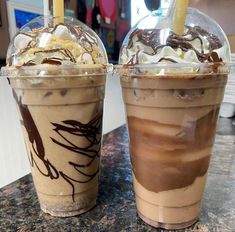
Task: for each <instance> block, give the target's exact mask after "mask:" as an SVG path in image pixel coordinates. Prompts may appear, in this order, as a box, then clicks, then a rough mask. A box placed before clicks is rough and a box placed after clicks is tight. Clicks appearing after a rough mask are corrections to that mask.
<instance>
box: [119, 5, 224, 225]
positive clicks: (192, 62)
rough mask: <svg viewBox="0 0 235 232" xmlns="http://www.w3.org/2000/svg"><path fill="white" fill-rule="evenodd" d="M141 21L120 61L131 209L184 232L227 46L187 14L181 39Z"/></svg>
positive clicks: (219, 96) (195, 211) (215, 30)
mask: <svg viewBox="0 0 235 232" xmlns="http://www.w3.org/2000/svg"><path fill="white" fill-rule="evenodd" d="M192 15H193V17H192ZM150 17H151V19H153V18H154V15H151V16H150ZM192 19H193V20H194V22H196V23H195V24H194V25H193V26H192ZM146 21H147V19H146V18H145V19H144V20H143V21H142V22H140V23H139V24H138V25H137V26H136V28H134V29H133V30H132V31H131V32H130V33H129V35H128V36H127V38H126V40H125V41H124V44H123V46H122V48H121V53H120V60H119V61H120V64H122V65H121V66H120V70H119V72H120V78H121V85H122V91H123V100H124V103H125V108H126V116H127V123H128V131H129V148H130V154H131V163H132V170H133V183H134V191H135V196H136V206H137V211H138V214H139V216H140V218H142V219H143V220H144V221H145V222H146V223H148V224H150V225H152V226H154V227H163V228H166V229H179V228H185V227H187V226H190V225H192V224H193V223H194V222H196V221H197V220H198V217H199V213H200V207H201V200H202V195H203V191H204V187H205V183H206V178H207V174H208V167H209V162H210V157H211V153H212V146H213V143H214V138H215V131H216V123H217V118H218V113H219V108H220V104H221V101H222V100H223V95H224V88H225V85H226V81H227V74H228V70H227V68H226V67H225V62H228V61H229V45H228V43H227V39H226V38H225V36H224V33H223V32H221V29H220V28H219V26H218V25H217V24H215V22H214V21H212V20H211V19H209V18H208V17H207V16H205V15H203V14H202V13H200V12H198V11H196V10H193V9H189V10H188V16H187V19H186V26H185V30H184V34H183V35H177V34H175V33H174V32H173V31H171V29H170V28H167V27H166V22H164V19H162V21H161V19H160V20H159V21H158V23H157V25H156V26H154V27H153V28H147V29H145V28H143V25H145V26H146V25H148V24H146ZM143 22H145V23H143ZM151 22H152V21H151ZM163 22H164V23H163ZM201 22H204V25H203V24H200V23H201ZM205 22H206V23H207V24H205ZM209 25H210V26H211V28H209ZM203 26H204V27H206V29H205V28H204V27H203ZM210 29H211V30H210Z"/></svg>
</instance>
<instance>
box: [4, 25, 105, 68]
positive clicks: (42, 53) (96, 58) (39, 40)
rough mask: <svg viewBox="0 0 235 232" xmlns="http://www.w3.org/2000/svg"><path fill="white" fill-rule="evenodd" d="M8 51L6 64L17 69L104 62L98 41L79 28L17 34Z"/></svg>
mask: <svg viewBox="0 0 235 232" xmlns="http://www.w3.org/2000/svg"><path fill="white" fill-rule="evenodd" d="M10 51H11V54H9V55H8V56H7V65H8V66H16V67H20V66H30V65H37V64H51V65H61V64H105V63H107V61H106V56H105V54H104V52H103V51H102V49H101V48H100V47H99V44H98V41H97V39H96V38H95V37H94V36H93V35H91V34H90V33H89V32H88V31H85V30H84V29H83V28H82V27H81V26H80V25H69V24H58V25H56V26H55V27H41V28H37V29H32V30H31V31H29V32H24V33H23V32H19V33H18V34H17V35H16V36H15V37H14V39H13V41H12V44H11V49H10ZM12 51H13V52H12ZM9 53H10V52H9Z"/></svg>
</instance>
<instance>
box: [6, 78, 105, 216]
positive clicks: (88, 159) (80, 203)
mask: <svg viewBox="0 0 235 232" xmlns="http://www.w3.org/2000/svg"><path fill="white" fill-rule="evenodd" d="M37 78H38V77H37ZM34 81H35V78H30V77H29V78H28V79H24V78H22V79H20V78H19V79H10V84H11V86H12V88H13V93H14V97H15V100H16V102H17V104H18V106H19V112H20V116H21V118H22V127H23V131H24V138H25V142H26V146H27V151H28V156H29V160H30V163H31V169H32V175H33V180H34V184H35V187H36V190H37V194H38V196H39V200H40V204H41V208H42V210H43V211H45V212H47V213H50V214H52V215H54V216H72V215H76V214H80V213H83V212H85V211H87V210H88V209H90V208H91V207H93V206H94V204H95V202H96V197H97V192H98V173H99V162H100V150H101V138H102V115H103V98H104V84H105V75H97V76H92V77H90V78H89V77H50V78H44V79H41V80H40V79H39V80H37V82H38V83H36V84H35V82H34Z"/></svg>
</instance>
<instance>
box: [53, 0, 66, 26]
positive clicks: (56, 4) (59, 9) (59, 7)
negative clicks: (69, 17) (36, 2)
mask: <svg viewBox="0 0 235 232" xmlns="http://www.w3.org/2000/svg"><path fill="white" fill-rule="evenodd" d="M53 16H54V17H60V18H58V19H55V24H58V23H63V22H64V18H63V17H64V0H53Z"/></svg>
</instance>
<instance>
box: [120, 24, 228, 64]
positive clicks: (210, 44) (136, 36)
mask: <svg viewBox="0 0 235 232" xmlns="http://www.w3.org/2000/svg"><path fill="white" fill-rule="evenodd" d="M226 57H227V48H226V46H223V45H222V43H221V42H220V40H219V39H218V38H217V37H216V36H215V35H212V34H210V33H208V32H207V31H205V30H203V29H202V28H201V27H198V26H196V27H189V26H187V27H186V31H185V33H184V35H182V36H180V35H176V34H175V33H174V32H172V31H170V29H136V30H134V31H133V32H132V33H131V35H130V37H129V41H128V44H127V45H123V47H122V48H121V53H120V59H119V63H121V64H150V63H210V62H213V63H214V62H223V61H225V60H226Z"/></svg>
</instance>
